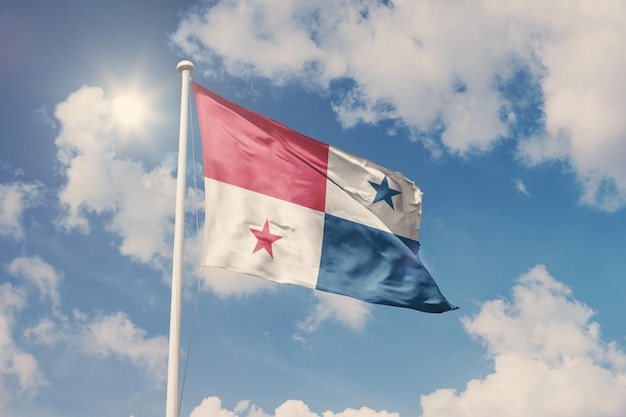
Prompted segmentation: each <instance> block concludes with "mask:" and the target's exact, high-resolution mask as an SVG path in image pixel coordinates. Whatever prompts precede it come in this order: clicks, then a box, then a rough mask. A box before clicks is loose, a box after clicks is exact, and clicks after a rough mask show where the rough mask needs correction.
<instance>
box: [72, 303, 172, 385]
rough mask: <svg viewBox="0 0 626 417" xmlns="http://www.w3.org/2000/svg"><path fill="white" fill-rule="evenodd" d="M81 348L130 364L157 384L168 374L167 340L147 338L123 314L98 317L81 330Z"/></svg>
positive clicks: (163, 337) (141, 330)
mask: <svg viewBox="0 0 626 417" xmlns="http://www.w3.org/2000/svg"><path fill="white" fill-rule="evenodd" d="M81 336H82V347H83V349H84V350H85V351H87V352H90V353H93V354H95V355H98V356H102V357H108V356H114V357H116V358H118V359H122V360H129V361H130V362H131V363H133V364H134V365H136V366H138V367H139V368H141V369H145V370H146V371H147V372H148V374H149V375H150V376H151V377H152V379H153V380H154V381H156V382H157V383H162V382H164V381H165V377H166V371H167V353H168V348H167V346H168V343H167V337H165V336H162V335H158V336H153V337H147V335H146V331H145V330H143V329H141V328H139V327H137V326H136V325H135V324H134V323H133V322H132V321H131V320H130V319H129V318H128V317H127V316H126V314H124V313H122V312H118V313H115V314H112V315H108V316H102V317H97V318H95V319H94V320H93V321H91V322H89V323H86V324H85V326H84V328H83V330H82V335H81Z"/></svg>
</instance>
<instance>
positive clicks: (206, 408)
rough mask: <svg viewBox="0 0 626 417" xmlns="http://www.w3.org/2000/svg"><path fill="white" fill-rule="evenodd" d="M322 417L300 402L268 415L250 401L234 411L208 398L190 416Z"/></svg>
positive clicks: (341, 416)
mask: <svg viewBox="0 0 626 417" xmlns="http://www.w3.org/2000/svg"><path fill="white" fill-rule="evenodd" d="M209 416H216V417H320V415H319V414H317V413H315V412H313V411H311V410H310V409H309V406H308V405H306V404H305V403H304V402H302V401H300V400H287V401H285V402H284V403H282V404H281V405H280V406H278V407H277V408H276V409H275V410H274V414H273V415H272V414H267V413H266V412H265V411H263V410H262V409H261V408H258V407H257V406H255V405H253V404H251V402H250V401H249V400H244V401H240V402H239V403H237V405H236V406H235V410H234V411H230V410H228V409H225V408H222V401H221V400H220V399H219V398H218V397H207V398H205V399H204V400H202V403H200V405H198V406H197V407H196V408H194V409H193V411H192V412H191V414H190V417H209ZM321 417H399V415H398V414H397V413H389V412H387V411H384V410H383V411H374V410H372V409H370V408H367V407H362V408H360V409H358V410H357V409H352V408H348V409H346V410H344V411H343V412H340V413H333V412H332V411H325V412H323V413H322V414H321Z"/></svg>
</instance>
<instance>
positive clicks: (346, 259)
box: [192, 82, 456, 313]
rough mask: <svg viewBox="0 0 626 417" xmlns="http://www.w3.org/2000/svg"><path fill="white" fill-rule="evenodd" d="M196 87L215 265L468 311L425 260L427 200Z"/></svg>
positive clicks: (396, 177) (390, 300)
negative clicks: (448, 294)
mask: <svg viewBox="0 0 626 417" xmlns="http://www.w3.org/2000/svg"><path fill="white" fill-rule="evenodd" d="M192 85H193V91H194V96H195V100H196V107H197V112H198V122H199V125H200V135H201V138H202V154H203V163H204V184H205V201H206V203H205V205H206V225H205V236H204V241H205V242H204V253H203V260H202V263H203V265H205V266H217V267H220V268H225V269H229V270H232V271H236V272H241V273H244V274H249V275H255V276H259V277H263V278H266V279H270V280H272V281H276V282H281V283H289V284H296V285H301V286H305V287H309V288H314V289H318V290H322V291H327V292H332V293H336V294H342V295H346V296H350V297H353V298H357V299H360V300H363V301H366V302H370V303H375V304H386V305H391V306H399V307H406V308H411V309H415V310H420V311H425V312H431V313H441V312H445V311H448V310H453V309H455V308H456V307H454V306H452V305H451V304H449V303H448V301H447V300H446V299H445V297H444V296H443V295H442V294H441V292H440V291H439V288H438V287H437V285H436V283H435V281H434V280H433V279H432V277H431V276H430V273H429V272H428V271H427V270H426V268H425V267H424V265H423V264H422V263H421V261H420V260H419V257H418V255H417V252H418V248H419V225H420V221H421V198H422V193H421V191H420V189H419V188H418V187H417V186H416V185H415V184H414V183H413V182H411V181H410V180H408V179H407V178H405V177H404V176H403V175H402V174H399V173H397V172H393V171H390V170H388V169H385V168H382V167H380V166H378V165H376V164H374V163H372V162H370V161H367V160H365V159H362V158H359V157H356V156H354V155H351V154H349V153H347V152H344V151H341V150H339V149H337V148H335V147H332V146H329V145H327V144H324V143H322V142H319V141H317V140H314V139H311V138H309V137H307V136H304V135H302V134H300V133H298V132H296V131H294V130H292V129H290V128H288V127H286V126H284V125H282V124H280V123H278V122H276V121H274V120H271V119H269V118H266V117H264V116H262V115H260V114H257V113H255V112H253V111H251V110H248V109H245V108H243V107H241V106H239V105H237V104H234V103H232V102H230V101H228V100H226V99H224V98H222V97H220V96H218V95H217V94H215V93H213V92H211V91H209V90H207V89H205V88H204V87H202V86H200V85H199V84H197V83H195V82H194V83H193V84H192Z"/></svg>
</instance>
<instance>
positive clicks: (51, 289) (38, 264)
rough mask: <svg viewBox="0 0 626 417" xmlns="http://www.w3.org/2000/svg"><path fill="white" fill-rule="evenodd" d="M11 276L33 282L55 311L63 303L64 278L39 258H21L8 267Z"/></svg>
mask: <svg viewBox="0 0 626 417" xmlns="http://www.w3.org/2000/svg"><path fill="white" fill-rule="evenodd" d="M7 270H8V271H9V273H10V274H12V275H14V276H16V277H20V278H23V279H25V280H27V281H29V282H31V283H32V284H33V285H35V287H37V289H38V290H39V293H40V296H41V298H49V299H50V301H51V302H52V307H53V309H55V310H56V309H57V308H58V307H59V305H60V303H61V297H60V295H59V283H60V282H61V279H62V276H61V274H60V273H59V272H57V271H56V270H55V269H54V268H53V267H52V266H51V265H50V264H48V263H46V262H45V261H43V260H42V259H41V258H40V257H38V256H33V257H28V256H21V257H19V258H15V259H13V260H12V261H11V263H9V265H8V266H7Z"/></svg>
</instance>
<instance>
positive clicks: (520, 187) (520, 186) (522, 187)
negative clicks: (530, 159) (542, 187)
mask: <svg viewBox="0 0 626 417" xmlns="http://www.w3.org/2000/svg"><path fill="white" fill-rule="evenodd" d="M513 183H514V184H515V189H516V190H517V192H518V193H520V194H523V195H525V196H526V197H530V193H529V192H528V189H527V188H526V184H524V182H523V181H522V180H520V179H519V178H513Z"/></svg>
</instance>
